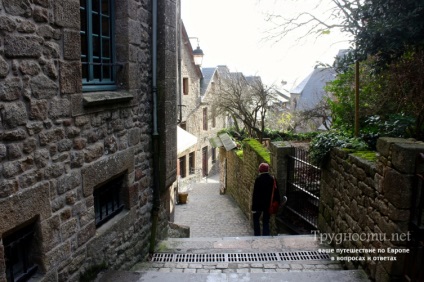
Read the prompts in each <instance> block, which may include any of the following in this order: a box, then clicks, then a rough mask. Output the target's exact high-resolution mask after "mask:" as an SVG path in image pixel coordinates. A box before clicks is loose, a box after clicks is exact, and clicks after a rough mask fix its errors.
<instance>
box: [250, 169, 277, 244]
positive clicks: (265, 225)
mask: <svg viewBox="0 0 424 282" xmlns="http://www.w3.org/2000/svg"><path fill="white" fill-rule="evenodd" d="M273 187H274V177H273V176H272V175H271V174H270V173H269V165H268V164H267V163H261V164H260V165H259V175H258V176H257V177H256V179H255V185H254V187H253V196H252V213H253V231H254V234H255V236H261V226H260V217H261V215H262V236H269V235H270V231H269V218H270V214H269V212H268V209H269V206H270V203H271V194H272V189H273ZM274 200H275V201H278V204H280V193H279V191H278V187H277V189H275V191H274Z"/></svg>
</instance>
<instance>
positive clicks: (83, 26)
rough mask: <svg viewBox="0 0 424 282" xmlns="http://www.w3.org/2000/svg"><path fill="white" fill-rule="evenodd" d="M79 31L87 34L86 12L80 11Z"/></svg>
mask: <svg viewBox="0 0 424 282" xmlns="http://www.w3.org/2000/svg"><path fill="white" fill-rule="evenodd" d="M80 21H81V31H83V32H87V12H86V11H85V10H83V9H81V10H80Z"/></svg>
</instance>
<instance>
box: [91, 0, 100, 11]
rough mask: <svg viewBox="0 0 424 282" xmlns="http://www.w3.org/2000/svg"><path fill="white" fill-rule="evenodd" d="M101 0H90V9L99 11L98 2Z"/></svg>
mask: <svg viewBox="0 0 424 282" xmlns="http://www.w3.org/2000/svg"><path fill="white" fill-rule="evenodd" d="M100 1H101V0H91V9H92V10H93V11H96V12H98V11H99V2H100Z"/></svg>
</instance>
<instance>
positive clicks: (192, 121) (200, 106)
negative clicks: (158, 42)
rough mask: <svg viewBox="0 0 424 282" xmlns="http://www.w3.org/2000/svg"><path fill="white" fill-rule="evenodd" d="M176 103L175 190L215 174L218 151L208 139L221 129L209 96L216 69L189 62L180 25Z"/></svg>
mask: <svg viewBox="0 0 424 282" xmlns="http://www.w3.org/2000/svg"><path fill="white" fill-rule="evenodd" d="M182 42H183V46H182V47H183V48H182V52H181V54H182V56H181V73H182V83H181V85H182V89H181V99H180V103H179V109H180V110H179V111H180V112H179V115H180V120H179V128H178V146H177V148H178V176H179V186H180V187H179V189H184V186H186V185H187V183H189V182H190V181H193V178H196V179H200V177H205V176H208V175H211V174H214V173H217V172H218V166H217V163H216V161H217V159H218V150H217V149H216V148H214V147H212V146H211V144H210V142H209V139H210V138H213V137H215V136H217V133H218V131H219V130H221V129H223V128H224V127H225V118H224V117H222V116H218V115H217V114H216V111H215V108H214V107H213V103H212V102H213V96H214V95H215V91H216V88H215V85H216V82H217V80H218V79H219V76H218V72H217V70H218V68H201V66H200V65H196V64H195V61H194V59H193V47H192V45H191V44H190V40H189V36H188V34H187V32H186V30H185V28H184V26H183V29H182Z"/></svg>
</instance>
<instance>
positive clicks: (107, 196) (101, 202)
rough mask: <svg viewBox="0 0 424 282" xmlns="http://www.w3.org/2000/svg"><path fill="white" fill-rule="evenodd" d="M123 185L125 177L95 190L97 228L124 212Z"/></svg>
mask: <svg viewBox="0 0 424 282" xmlns="http://www.w3.org/2000/svg"><path fill="white" fill-rule="evenodd" d="M123 184H124V176H120V177H118V178H115V179H113V180H111V181H109V182H107V183H106V184H104V185H103V186H101V187H99V188H97V189H95V190H94V193H93V196H94V210H95V214H96V227H100V226H101V225H102V224H104V223H106V222H107V221H108V220H110V219H111V218H112V217H114V216H115V215H117V214H118V213H120V212H121V211H122V210H123V208H124V204H123V203H122V199H121V191H122V186H123Z"/></svg>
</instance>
